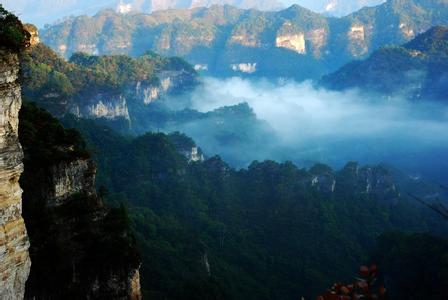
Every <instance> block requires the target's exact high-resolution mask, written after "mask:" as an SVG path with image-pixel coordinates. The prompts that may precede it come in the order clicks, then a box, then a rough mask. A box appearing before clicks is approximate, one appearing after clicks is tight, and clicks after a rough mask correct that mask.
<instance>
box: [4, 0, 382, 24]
mask: <svg viewBox="0 0 448 300" xmlns="http://www.w3.org/2000/svg"><path fill="white" fill-rule="evenodd" d="M381 2H384V1H382V0H344V1H341V0H339V1H337V0H296V1H294V0H262V1H260V0H258V1H255V0H183V1H182V0H171V1H168V0H163V1H161V0H125V1H123V0H122V1H119V0H113V1H111V0H97V1H94V2H92V1H89V0H33V1H29V0H4V1H2V3H3V6H4V7H5V8H7V9H9V10H10V11H13V12H14V13H15V14H16V15H19V16H20V17H21V19H22V20H23V21H25V22H28V23H33V24H36V25H38V27H39V28H43V27H44V26H45V24H51V23H53V22H55V21H57V20H61V19H63V18H65V17H67V16H73V15H90V16H91V15H94V14H96V13H97V12H98V11H99V10H101V9H107V8H109V9H115V10H116V11H119V12H120V11H121V12H129V11H135V12H146V13H149V12H152V11H156V10H160V9H167V8H170V9H179V8H193V7H200V6H211V5H213V4H220V5H223V4H229V5H233V6H236V7H239V8H243V9H249V8H255V9H260V10H279V9H282V8H284V7H287V6H288V5H292V4H294V3H296V4H299V5H301V6H304V7H306V8H308V9H311V10H313V11H316V12H325V13H329V14H331V15H347V14H349V13H352V12H354V11H356V10H358V9H360V8H362V7H363V6H373V5H376V4H379V3H381Z"/></svg>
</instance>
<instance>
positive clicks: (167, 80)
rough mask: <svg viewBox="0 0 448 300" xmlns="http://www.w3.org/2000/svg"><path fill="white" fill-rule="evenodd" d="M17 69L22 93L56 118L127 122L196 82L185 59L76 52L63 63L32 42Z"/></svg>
mask: <svg viewBox="0 0 448 300" xmlns="http://www.w3.org/2000/svg"><path fill="white" fill-rule="evenodd" d="M21 66H22V75H23V77H24V83H25V84H24V87H23V95H24V96H25V97H27V98H29V99H32V101H33V102H36V103H38V104H39V105H40V106H41V107H44V108H46V109H48V110H49V111H50V112H51V113H53V114H54V115H56V116H62V115H64V114H66V113H73V114H75V115H77V116H83V117H87V118H105V119H111V120H112V119H113V120H115V119H123V120H124V121H125V122H127V123H130V121H131V116H130V112H129V110H130V109H132V108H134V107H139V108H141V107H145V106H147V105H149V104H150V103H152V102H153V101H156V100H160V99H162V98H163V97H164V96H167V95H176V94H179V93H182V92H184V91H188V90H190V89H192V88H193V87H194V86H196V84H197V74H196V71H195V70H194V69H193V68H192V67H191V66H190V65H189V64H187V63H186V62H185V61H183V60H182V59H179V58H175V57H173V58H164V57H161V56H159V55H156V54H154V53H151V52H147V53H145V54H144V55H142V56H140V57H138V58H135V59H133V58H130V57H127V56H123V55H121V56H119V55H118V56H89V55H85V54H81V53H78V54H76V55H74V56H73V57H72V58H71V60H70V61H68V62H67V61H65V60H64V59H63V58H62V57H60V56H58V55H57V54H56V53H55V52H54V51H53V50H51V49H50V48H48V47H46V46H45V45H43V44H36V45H34V46H33V47H31V48H30V49H29V50H27V51H26V52H24V53H23V54H22V56H21ZM128 125H129V124H128Z"/></svg>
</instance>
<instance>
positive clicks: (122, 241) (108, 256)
mask: <svg viewBox="0 0 448 300" xmlns="http://www.w3.org/2000/svg"><path fill="white" fill-rule="evenodd" d="M20 120H21V123H22V124H23V125H22V126H21V127H20V138H21V142H22V144H23V149H24V153H25V160H24V162H25V170H24V173H23V175H22V178H21V184H22V186H23V189H24V194H23V198H24V219H25V221H26V224H27V227H28V228H29V237H30V241H31V247H30V256H31V260H32V261H33V267H32V268H31V272H30V275H29V278H28V281H27V282H26V292H25V298H26V299H67V298H70V299H85V298H91V299H140V298H141V292H140V280H139V278H140V274H139V267H140V259H139V256H138V253H137V247H136V245H135V241H134V239H133V237H132V235H131V234H130V233H129V230H128V227H127V215H126V212H125V211H124V209H111V208H108V207H107V206H106V205H105V204H104V202H103V199H102V197H101V196H99V195H97V193H96V191H95V174H96V166H95V164H94V163H93V162H92V161H91V160H90V158H89V154H88V152H86V150H85V148H84V144H83V141H82V139H81V137H80V136H79V134H78V133H77V132H76V131H73V130H66V129H64V128H63V127H62V126H61V125H60V124H59V122H58V121H57V120H56V119H54V118H53V117H51V115H49V114H48V113H47V112H45V111H43V110H41V109H38V108H36V107H35V106H31V105H25V106H24V107H23V108H22V111H21V115H20Z"/></svg>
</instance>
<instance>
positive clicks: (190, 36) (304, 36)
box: [42, 0, 448, 79]
mask: <svg viewBox="0 0 448 300" xmlns="http://www.w3.org/2000/svg"><path fill="white" fill-rule="evenodd" d="M164 3H168V2H164ZM329 9H330V10H331V7H329ZM447 16H448V6H447V3H446V2H444V1H436V0H421V1H415V0H404V1H398V0H389V1H387V2H386V3H383V4H381V5H378V6H376V7H369V8H364V9H361V10H359V11H357V12H355V13H353V14H351V15H348V16H345V17H342V18H333V17H328V16H326V15H323V14H318V13H314V12H312V11H309V10H307V9H305V8H302V7H300V6H298V5H294V6H292V7H290V8H287V9H284V10H282V11H277V12H264V11H257V10H242V9H237V8H235V7H230V6H212V7H210V8H207V9H205V8H193V9H179V10H176V11H175V12H173V11H172V10H168V11H158V12H155V13H152V14H150V15H144V14H133V13H131V14H119V13H114V12H113V11H110V10H109V11H102V12H100V13H98V14H97V15H95V16H93V17H91V18H89V17H87V18H86V17H75V18H71V19H68V20H66V21H64V22H60V23H57V24H55V25H53V26H51V27H49V28H48V29H46V30H45V32H43V34H42V37H43V40H44V42H45V43H46V44H48V45H49V46H50V47H52V48H53V49H55V51H58V52H59V53H61V54H62V55H64V56H66V57H70V56H71V55H72V54H73V53H75V52H77V51H85V52H87V53H91V54H94V53H95V54H131V55H139V54H141V53H144V52H145V51H147V50H148V49H151V50H153V51H155V52H157V53H160V54H162V55H175V56H181V57H184V58H186V59H187V60H188V61H189V62H191V63H193V64H195V65H197V66H198V68H200V69H201V70H206V71H207V72H209V73H210V74H212V75H228V76H232V75H235V73H241V72H243V73H249V74H250V76H254V75H257V76H272V77H295V78H297V79H309V78H313V77H315V76H316V75H317V77H320V76H321V75H323V74H324V73H327V72H328V71H330V70H335V69H336V68H338V67H340V66H342V65H343V64H345V63H347V62H349V61H352V60H354V59H360V58H363V57H366V56H367V55H368V54H369V53H372V52H373V51H375V50H376V49H378V48H380V47H382V46H385V45H396V44H401V43H404V42H406V41H409V40H410V39H412V38H414V37H415V36H416V35H417V34H419V33H421V32H423V31H425V30H428V29H429V28H430V27H431V26H434V25H439V24H446V20H447ZM111 26H112V28H111ZM93 28H94V29H93ZM92 29H93V30H92ZM73 36H76V37H77V38H76V39H74V38H73ZM104 36H107V39H104V38H103V37H104ZM266 57H269V59H266ZM316 60H317V62H316ZM244 64H252V65H256V66H257V68H256V70H253V71H251V72H245V71H244V70H241V69H240V68H238V67H237V66H239V65H244ZM298 70H300V71H298Z"/></svg>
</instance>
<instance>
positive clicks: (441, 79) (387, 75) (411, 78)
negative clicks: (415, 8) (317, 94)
mask: <svg viewBox="0 0 448 300" xmlns="http://www.w3.org/2000/svg"><path fill="white" fill-rule="evenodd" d="M447 57H448V28H447V27H443V26H436V27H434V28H431V29H430V30H428V31H427V32H425V33H422V34H420V35H419V36H417V37H416V38H415V39H414V40H412V41H410V42H409V43H407V44H404V45H403V46H401V47H392V46H389V47H385V48H381V49H378V50H377V51H375V52H374V53H373V54H372V55H371V56H370V57H369V58H368V59H366V60H364V61H355V62H352V63H349V64H347V65H345V66H344V67H342V68H341V69H339V70H338V71H336V72H334V73H332V74H330V75H327V76H325V77H324V78H323V79H322V81H321V83H322V84H323V85H324V86H325V87H328V88H331V89H336V90H345V89H353V88H358V89H360V90H361V91H364V92H366V93H372V92H373V93H377V94H380V95H385V96H391V95H398V96H406V97H408V98H410V99H417V100H418V99H435V100H442V101H445V100H446V94H447V88H446V87H447V84H446V83H447V82H446V76H447V74H448V63H447Z"/></svg>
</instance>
